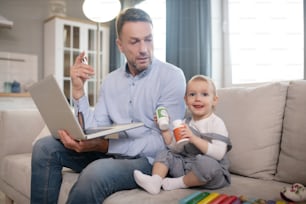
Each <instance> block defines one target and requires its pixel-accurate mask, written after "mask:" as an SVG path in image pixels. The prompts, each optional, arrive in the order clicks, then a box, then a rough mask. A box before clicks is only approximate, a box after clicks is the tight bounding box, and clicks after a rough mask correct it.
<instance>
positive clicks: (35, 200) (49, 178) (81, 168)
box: [31, 137, 152, 204]
mask: <svg viewBox="0 0 306 204" xmlns="http://www.w3.org/2000/svg"><path fill="white" fill-rule="evenodd" d="M63 167H68V168H71V169H73V170H74V171H75V172H78V173H79V172H81V173H80V176H79V178H78V180H77V182H76V183H75V184H74V186H73V187H72V189H71V191H70V194H69V197H68V201H67V203H73V204H77V203H80V204H81V203H82V204H84V203H91V204H94V203H97V204H101V203H102V202H103V201H104V199H105V198H106V197H107V196H109V195H111V194H112V193H114V192H117V191H120V190H126V189H133V188H136V187H137V184H136V183H135V181H134V177H133V171H134V169H138V170H140V171H142V172H143V173H145V174H151V169H152V165H151V164H150V163H149V162H148V160H147V159H146V158H134V159H131V158H128V159H125V158H120V159H119V158H113V157H110V156H107V155H105V154H102V153H99V152H88V153H77V152H74V151H71V150H67V149H66V148H65V147H64V146H63V144H62V143H61V142H60V141H59V140H57V139H55V138H54V137H44V138H42V139H40V140H38V141H37V142H36V143H35V145H34V147H33V153H32V175H31V176H32V177H31V203H32V204H49V203H50V204H51V203H52V204H56V203H57V200H58V196H59V191H60V187H61V183H62V168H63Z"/></svg>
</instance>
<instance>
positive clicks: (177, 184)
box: [162, 176, 188, 191]
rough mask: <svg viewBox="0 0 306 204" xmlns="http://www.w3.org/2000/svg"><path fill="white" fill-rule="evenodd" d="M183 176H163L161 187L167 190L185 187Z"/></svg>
mask: <svg viewBox="0 0 306 204" xmlns="http://www.w3.org/2000/svg"><path fill="white" fill-rule="evenodd" d="M183 178H184V176H182V177H178V178H165V179H164V180H163V184H162V186H163V189H164V190H167V191H169V190H174V189H179V188H187V187H188V186H186V185H185V183H184V181H183Z"/></svg>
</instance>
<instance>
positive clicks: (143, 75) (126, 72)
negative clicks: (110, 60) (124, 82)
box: [124, 58, 155, 78]
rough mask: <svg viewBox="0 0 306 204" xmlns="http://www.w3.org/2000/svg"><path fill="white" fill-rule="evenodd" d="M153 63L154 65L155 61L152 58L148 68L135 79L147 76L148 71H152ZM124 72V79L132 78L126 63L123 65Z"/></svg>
mask: <svg viewBox="0 0 306 204" xmlns="http://www.w3.org/2000/svg"><path fill="white" fill-rule="evenodd" d="M154 63H155V59H154V58H153V60H152V63H151V64H150V65H149V66H148V68H146V69H145V70H143V71H142V72H141V73H140V74H138V75H136V76H135V77H138V78H143V77H145V76H147V75H148V74H149V73H150V71H151V70H152V67H153V64H154ZM124 70H125V76H126V77H132V75H131V73H130V71H129V68H128V64H127V63H125V67H124Z"/></svg>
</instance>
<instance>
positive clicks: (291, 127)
mask: <svg viewBox="0 0 306 204" xmlns="http://www.w3.org/2000/svg"><path fill="white" fill-rule="evenodd" d="M275 179H276V180H279V181H283V182H287V183H302V184H303V185H306V81H305V80H299V81H292V82H290V86H289V88H288V95H287V103H286V107H285V115H284V125H283V134H282V141H281V151H280V157H279V162H278V166H277V173H276V176H275Z"/></svg>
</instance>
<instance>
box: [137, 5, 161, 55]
mask: <svg viewBox="0 0 306 204" xmlns="http://www.w3.org/2000/svg"><path fill="white" fill-rule="evenodd" d="M135 7H136V8H140V9H142V10H144V11H146V12H147V13H148V14H149V15H150V16H151V18H152V21H153V32H154V33H153V35H154V55H155V56H156V58H158V59H159V60H162V61H166V0H145V1H143V2H141V3H139V4H137V5H136V6H135Z"/></svg>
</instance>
